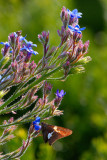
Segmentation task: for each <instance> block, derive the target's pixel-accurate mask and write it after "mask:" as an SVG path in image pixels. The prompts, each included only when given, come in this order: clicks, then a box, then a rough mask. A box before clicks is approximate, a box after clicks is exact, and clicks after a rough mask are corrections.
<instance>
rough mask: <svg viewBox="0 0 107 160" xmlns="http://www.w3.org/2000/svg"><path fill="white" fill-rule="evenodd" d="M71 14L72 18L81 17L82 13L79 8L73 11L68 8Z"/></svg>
mask: <svg viewBox="0 0 107 160" xmlns="http://www.w3.org/2000/svg"><path fill="white" fill-rule="evenodd" d="M67 11H68V13H69V15H70V16H71V18H81V17H82V16H81V15H82V13H81V12H78V10H77V9H74V10H73V11H70V10H69V9H67Z"/></svg>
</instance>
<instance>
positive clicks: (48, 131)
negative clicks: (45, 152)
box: [41, 123, 72, 145]
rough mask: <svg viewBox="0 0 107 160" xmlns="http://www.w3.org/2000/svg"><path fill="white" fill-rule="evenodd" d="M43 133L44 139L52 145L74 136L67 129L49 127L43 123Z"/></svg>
mask: <svg viewBox="0 0 107 160" xmlns="http://www.w3.org/2000/svg"><path fill="white" fill-rule="evenodd" d="M41 125H42V133H43V139H44V141H45V143H46V142H49V144H50V145H52V144H53V143H54V142H55V141H56V140H58V139H60V138H63V137H67V136H69V135H71V134H72V131H71V130H70V129H67V128H63V127H59V126H53V125H48V124H46V123H42V124H41Z"/></svg>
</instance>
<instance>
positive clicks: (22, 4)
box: [0, 0, 107, 160]
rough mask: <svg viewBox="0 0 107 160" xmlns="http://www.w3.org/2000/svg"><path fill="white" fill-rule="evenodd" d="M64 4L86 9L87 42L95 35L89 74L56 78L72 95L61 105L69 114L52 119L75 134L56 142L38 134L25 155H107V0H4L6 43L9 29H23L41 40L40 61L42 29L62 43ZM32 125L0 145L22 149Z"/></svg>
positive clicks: (0, 8)
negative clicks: (40, 34)
mask: <svg viewBox="0 0 107 160" xmlns="http://www.w3.org/2000/svg"><path fill="white" fill-rule="evenodd" d="M63 6H65V7H66V8H69V9H70V10H73V9H75V8H77V9H78V10H79V12H82V13H83V17H82V19H80V26H81V27H84V26H86V30H84V31H83V42H85V41H86V40H90V47H89V53H88V55H89V56H91V57H92V61H91V62H90V63H89V64H87V65H86V66H85V68H86V72H85V73H82V74H77V75H73V76H70V77H68V78H67V80H66V81H65V82H59V81H57V82H55V81H51V83H52V84H53V93H52V94H53V96H54V93H55V92H56V89H57V88H58V89H59V90H61V89H64V90H65V91H66V95H65V97H64V99H63V101H62V104H61V106H60V109H62V110H64V115H63V116H61V117H55V118H54V119H52V120H50V121H48V123H49V124H55V125H59V126H63V127H67V128H70V129H72V130H73V134H72V135H71V136H69V137H66V138H64V139H61V140H59V141H57V142H56V143H55V144H54V145H53V146H52V147H50V146H49V145H48V144H44V142H43V139H42V137H38V138H36V139H35V140H34V141H33V142H32V144H31V145H30V147H29V148H28V150H27V151H26V153H25V154H24V155H23V156H22V157H21V160H65V159H66V160H107V0H89V1H86V0H6V1H4V0H0V42H1V41H2V42H5V41H7V37H8V34H9V33H11V32H14V31H18V30H22V32H23V36H25V35H26V34H27V40H31V41H33V42H34V43H36V44H37V45H38V47H37V51H38V52H39V55H37V56H36V57H33V59H35V62H37V61H38V59H39V58H40V57H42V50H43V49H42V45H41V44H40V43H39V42H38V38H37V35H38V34H39V33H41V32H42V31H43V30H46V31H48V30H49V31H50V43H51V45H54V46H56V45H57V44H58V42H59V37H58V36H57V29H60V27H61V20H60V11H61V8H62V7H63ZM20 114H21V113H18V115H17V116H20ZM4 116H5V115H4ZM7 116H8V115H7ZM7 116H5V118H7ZM2 119H3V117H0V121H2ZM27 129H28V124H26V125H24V126H20V127H19V128H18V130H17V131H16V132H15V135H16V138H15V139H14V140H12V141H10V142H8V143H7V144H6V145H4V146H2V148H0V150H1V151H3V152H9V151H12V150H14V149H16V148H18V147H19V146H20V145H21V144H22V139H26V137H27ZM0 132H1V131H0Z"/></svg>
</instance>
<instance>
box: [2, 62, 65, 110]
mask: <svg viewBox="0 0 107 160" xmlns="http://www.w3.org/2000/svg"><path fill="white" fill-rule="evenodd" d="M61 67H62V64H61V65H60V66H58V67H57V68H55V69H54V70H52V71H50V72H48V73H47V74H45V75H43V76H42V77H40V78H39V79H37V80H36V81H34V82H32V83H31V84H29V86H27V87H26V88H23V89H21V90H20V91H19V92H17V93H16V94H13V95H12V96H11V97H10V98H9V99H8V100H7V101H6V102H5V103H4V104H2V105H1V106H0V109H3V108H4V107H6V106H7V105H8V104H10V103H11V102H12V101H13V100H15V99H16V98H18V97H19V96H21V95H22V94H24V93H25V92H28V91H29V90H30V89H31V88H33V87H34V86H35V85H37V84H39V83H40V82H42V81H43V80H45V79H47V78H48V77H49V76H50V75H52V74H53V73H55V72H56V71H57V70H59V69H60V68H61Z"/></svg>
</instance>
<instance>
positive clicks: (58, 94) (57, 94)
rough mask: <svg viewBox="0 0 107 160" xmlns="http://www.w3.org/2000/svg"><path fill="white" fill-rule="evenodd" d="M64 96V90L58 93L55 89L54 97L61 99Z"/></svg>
mask: <svg viewBox="0 0 107 160" xmlns="http://www.w3.org/2000/svg"><path fill="white" fill-rule="evenodd" d="M65 94H66V92H65V93H64V90H61V91H60V92H59V89H57V91H56V96H57V97H59V98H62V97H63V96H64V95H65Z"/></svg>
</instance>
